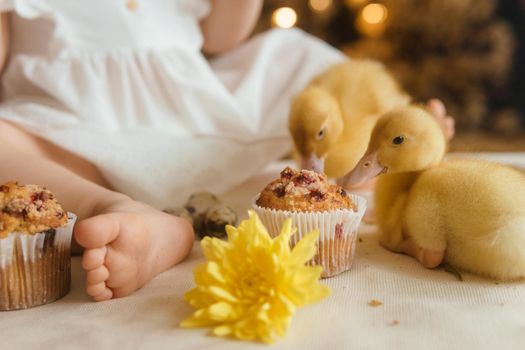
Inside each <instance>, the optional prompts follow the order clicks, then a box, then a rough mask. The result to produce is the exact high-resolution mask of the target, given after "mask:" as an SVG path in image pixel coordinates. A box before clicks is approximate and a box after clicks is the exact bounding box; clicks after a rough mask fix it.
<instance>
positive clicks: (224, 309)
mask: <svg viewBox="0 0 525 350" xmlns="http://www.w3.org/2000/svg"><path fill="white" fill-rule="evenodd" d="M206 312H207V314H208V317H209V318H210V319H211V320H214V321H227V320H231V319H234V318H235V313H234V311H233V307H232V305H231V304H230V303H227V302H224V301H220V302H218V303H215V304H213V305H210V306H209V307H208V309H207V310H206Z"/></svg>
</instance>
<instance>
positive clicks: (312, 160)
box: [301, 153, 324, 173]
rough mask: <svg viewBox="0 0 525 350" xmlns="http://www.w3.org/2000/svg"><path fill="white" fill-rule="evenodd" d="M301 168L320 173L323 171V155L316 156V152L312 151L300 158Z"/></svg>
mask: <svg viewBox="0 0 525 350" xmlns="http://www.w3.org/2000/svg"><path fill="white" fill-rule="evenodd" d="M301 168H303V169H307V170H313V171H315V172H316V173H322V172H323V171H324V157H318V156H317V154H315V153H312V154H311V155H310V156H309V157H305V158H303V159H302V164H301Z"/></svg>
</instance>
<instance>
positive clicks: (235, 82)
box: [0, 0, 343, 208]
mask: <svg viewBox="0 0 525 350" xmlns="http://www.w3.org/2000/svg"><path fill="white" fill-rule="evenodd" d="M132 5H136V6H132ZM0 10H2V11H10V10H12V11H13V16H12V46H11V54H10V58H9V61H8V66H7V67H6V71H5V72H4V75H3V78H2V103H1V104H0V118H3V119H7V120H10V121H12V122H15V123H16V124H18V125H20V126H22V127H23V128H25V129H26V130H28V131H29V132H31V133H34V134H37V135H39V136H41V137H44V138H45V139H47V140H50V141H51V142H53V143H55V144H57V145H59V146H61V147H63V148H65V149H68V150H70V151H72V152H74V153H76V154H78V155H80V156H81V157H83V158H85V159H88V160H89V161H90V162H92V163H93V164H95V165H96V166H97V167H98V168H99V169H100V171H101V172H102V173H103V175H104V176H105V177H106V178H107V180H108V181H109V182H110V183H111V184H112V186H114V188H115V189H116V190H118V191H120V192H123V193H126V194H128V195H130V196H132V197H133V198H135V199H138V200H142V201H145V202H148V203H150V204H151V205H154V206H157V207H159V208H163V207H166V206H173V205H178V204H180V203H181V202H183V201H184V200H185V199H186V198H187V197H188V195H190V194H191V193H193V192H196V191H201V190H208V191H212V192H215V193H217V194H221V193H224V192H226V191H228V190H229V189H230V188H232V187H233V186H235V185H236V184H239V183H240V182H241V181H243V180H245V179H247V178H249V177H250V176H253V175H254V174H256V173H257V172H258V171H260V169H261V168H262V167H263V166H264V165H266V164H267V163H269V162H271V161H272V160H275V159H278V158H279V157H282V156H283V155H284V154H286V153H287V152H288V151H289V149H290V145H291V142H290V138H289V136H288V131H287V113H288V106H289V102H290V98H291V97H292V96H293V94H295V93H296V92H297V91H298V90H299V89H300V88H301V87H302V86H304V84H305V83H306V82H307V81H308V80H309V79H310V78H311V77H312V76H313V75H315V74H317V73H318V72H320V71H321V70H322V69H324V68H326V67H327V66H328V65H330V64H333V63H335V62H337V61H340V60H342V59H343V55H342V54H341V53H339V52H338V51H337V50H335V49H333V48H332V47H330V46H328V45H326V44H324V43H322V42H321V41H319V40H317V39H315V38H313V37H310V36H308V35H307V34H304V33H303V32H301V31H299V30H272V31H269V32H268V33H265V34H262V35H259V36H256V37H254V38H253V39H251V40H249V41H248V42H246V43H245V44H243V45H241V46H239V47H238V48H236V49H234V50H233V51H231V52H229V53H227V54H224V55H222V56H220V57H219V58H216V59H214V60H212V61H211V62H209V61H207V60H206V59H205V57H204V56H203V55H202V53H201V47H202V41H203V40H202V35H201V32H200V28H199V25H198V24H199V20H200V19H202V18H203V17H205V16H206V14H207V13H208V12H209V10H210V5H209V3H208V2H207V1H202V0H135V1H134V2H132V3H131V5H130V1H129V0H89V1H87V0H0Z"/></svg>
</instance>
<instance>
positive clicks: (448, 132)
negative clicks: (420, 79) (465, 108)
mask: <svg viewBox="0 0 525 350" xmlns="http://www.w3.org/2000/svg"><path fill="white" fill-rule="evenodd" d="M427 110H428V111H429V112H430V113H431V114H432V115H433V116H434V117H435V118H436V121H437V122H438V124H439V126H441V130H443V134H445V139H446V140H447V141H450V140H452V138H453V137H454V133H455V127H454V125H455V122H454V118H452V117H451V116H449V115H447V109H446V108H445V105H444V104H443V102H442V101H441V100H438V99H437V98H433V99H431V100H429V101H428V102H427Z"/></svg>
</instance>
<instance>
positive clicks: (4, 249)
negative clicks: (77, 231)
mask: <svg viewBox="0 0 525 350" xmlns="http://www.w3.org/2000/svg"><path fill="white" fill-rule="evenodd" d="M75 219H76V218H75V216H74V215H73V214H69V215H68V213H66V212H65V211H64V209H62V207H61V206H60V204H59V203H58V202H57V201H56V199H55V198H54V195H53V194H52V193H51V192H50V191H48V190H46V189H45V188H43V187H40V186H36V185H25V186H23V185H19V184H18V183H16V182H8V183H6V184H4V185H1V186H0V310H2V311H3V310H16V309H25V308H29V307H32V306H37V305H42V304H46V303H49V302H52V301H54V300H56V299H58V298H60V297H62V296H64V295H65V294H66V293H67V292H68V291H69V287H70V280H71V255H70V249H71V248H70V247H71V234H72V231H73V224H74V221H75Z"/></svg>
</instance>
